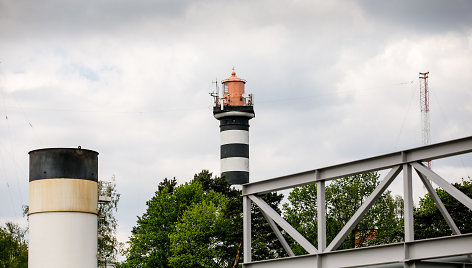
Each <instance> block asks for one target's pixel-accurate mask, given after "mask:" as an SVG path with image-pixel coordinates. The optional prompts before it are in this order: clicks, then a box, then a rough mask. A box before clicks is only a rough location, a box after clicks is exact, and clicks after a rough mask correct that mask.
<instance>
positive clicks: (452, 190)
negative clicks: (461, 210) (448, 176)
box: [412, 163, 472, 210]
mask: <svg viewBox="0 0 472 268" xmlns="http://www.w3.org/2000/svg"><path fill="white" fill-rule="evenodd" d="M412 166H413V167H414V168H415V169H416V170H418V171H419V172H420V173H422V174H423V175H425V176H426V177H427V178H428V179H430V180H432V181H433V182H434V183H436V184H437V185H438V186H439V187H441V188H442V189H443V190H444V191H446V192H448V193H449V194H450V195H452V197H454V198H455V199H457V200H458V201H459V202H461V203H462V204H464V205H465V206H466V207H468V208H469V209H470V210H472V199H470V198H469V197H468V196H467V195H465V194H464V193H463V192H461V191H459V190H458V189H457V188H456V187H454V186H452V185H451V184H450V183H449V182H447V181H446V180H445V179H443V178H441V176H439V175H438V174H436V173H434V171H432V170H431V169H429V168H427V167H425V166H424V165H422V164H420V163H412Z"/></svg>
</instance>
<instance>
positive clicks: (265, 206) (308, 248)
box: [248, 195, 318, 254]
mask: <svg viewBox="0 0 472 268" xmlns="http://www.w3.org/2000/svg"><path fill="white" fill-rule="evenodd" d="M248 197H249V198H250V199H251V200H252V202H254V203H255V204H256V205H257V206H258V207H259V208H260V209H261V210H262V212H264V213H265V214H266V216H268V217H270V218H271V219H272V220H274V221H275V222H276V223H277V224H278V225H279V226H280V227H282V229H284V230H285V231H286V232H287V233H288V234H289V235H290V236H291V237H292V238H293V239H294V240H295V241H297V243H299V244H300V246H302V247H303V248H304V249H305V250H306V251H307V252H308V253H310V254H314V253H317V252H318V250H317V249H316V248H315V246H313V245H312V244H311V243H310V242H309V241H308V240H306V238H305V237H303V235H301V234H300V233H299V232H298V231H297V230H295V228H293V227H292V225H290V224H289V223H288V222H287V221H286V220H284V219H283V218H282V217H281V216H280V215H279V214H278V213H277V211H275V210H274V209H273V208H271V207H270V206H269V205H268V204H267V203H266V202H264V200H262V199H261V198H260V197H257V196H254V195H250V196H248Z"/></svg>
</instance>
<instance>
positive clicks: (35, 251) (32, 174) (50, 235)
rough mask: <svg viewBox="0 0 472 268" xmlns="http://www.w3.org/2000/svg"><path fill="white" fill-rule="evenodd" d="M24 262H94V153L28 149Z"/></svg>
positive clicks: (33, 264) (71, 265)
mask: <svg viewBox="0 0 472 268" xmlns="http://www.w3.org/2000/svg"><path fill="white" fill-rule="evenodd" d="M29 155H30V166H29V168H30V170H29V253H28V267H30V268H35V267H48V268H59V267H61V268H63V267H69V268H75V267H77V268H79V267H80V268H86V267H90V268H92V267H93V268H96V267H97V201H98V197H97V181H98V153H97V152H95V151H91V150H85V149H81V148H80V147H79V148H78V149H71V148H51V149H39V150H34V151H31V152H29Z"/></svg>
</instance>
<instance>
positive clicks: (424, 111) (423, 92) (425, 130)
mask: <svg viewBox="0 0 472 268" xmlns="http://www.w3.org/2000/svg"><path fill="white" fill-rule="evenodd" d="M428 77H429V72H426V73H420V77H419V78H420V105H421V122H422V128H421V133H422V136H423V145H429V144H431V133H430V118H429V85H428ZM428 167H430V168H431V161H428Z"/></svg>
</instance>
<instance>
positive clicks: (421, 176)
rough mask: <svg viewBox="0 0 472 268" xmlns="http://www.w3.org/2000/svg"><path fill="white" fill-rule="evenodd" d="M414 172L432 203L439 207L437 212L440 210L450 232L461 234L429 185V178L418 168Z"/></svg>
mask: <svg viewBox="0 0 472 268" xmlns="http://www.w3.org/2000/svg"><path fill="white" fill-rule="evenodd" d="M415 170H416V169H415ZM416 173H417V174H418V176H419V177H420V179H421V181H422V182H423V184H424V186H425V187H426V189H427V190H428V193H429V195H430V196H431V198H432V199H433V201H434V204H436V207H437V208H438V209H439V212H441V214H442V216H443V217H444V219H445V220H446V222H447V225H449V228H451V230H452V233H453V234H455V235H458V234H461V232H460V231H459V228H457V225H456V224H455V223H454V220H453V219H452V217H451V215H450V214H449V212H447V209H446V207H445V206H444V204H443V202H442V201H441V199H440V198H439V196H438V194H437V193H436V190H434V188H433V185H431V183H430V182H429V180H428V179H427V178H426V177H425V176H424V175H423V174H421V173H420V172H419V171H418V170H416Z"/></svg>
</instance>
